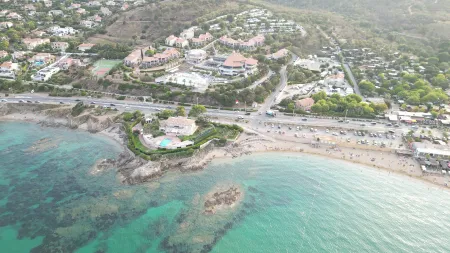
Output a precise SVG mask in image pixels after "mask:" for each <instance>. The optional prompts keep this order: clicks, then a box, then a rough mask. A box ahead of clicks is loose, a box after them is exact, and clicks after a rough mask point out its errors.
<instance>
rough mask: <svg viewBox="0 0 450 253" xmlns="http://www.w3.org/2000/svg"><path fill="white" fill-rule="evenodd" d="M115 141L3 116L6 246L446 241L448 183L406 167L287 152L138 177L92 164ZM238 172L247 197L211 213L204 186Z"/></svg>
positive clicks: (293, 247) (244, 246)
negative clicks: (396, 170) (405, 172)
mask: <svg viewBox="0 0 450 253" xmlns="http://www.w3.org/2000/svg"><path fill="white" fill-rule="evenodd" d="M44 137H46V138H49V140H50V141H49V142H46V143H47V144H45V145H42V144H41V145H37V144H38V142H37V141H38V140H39V139H41V138H44ZM33 145H37V146H39V147H40V149H39V150H33V149H30V146H33ZM119 152H120V148H119V147H118V146H117V144H116V143H114V142H112V141H110V140H108V139H105V138H103V137H101V136H99V135H91V134H88V133H84V132H81V131H69V130H64V129H52V128H41V127H39V126H36V125H33V124H24V123H0V247H1V248H2V251H3V252H29V251H31V252H86V253H87V252H113V253H115V252H117V253H118V252H209V251H211V252H217V253H220V252H450V243H449V242H448V239H447V238H448V235H449V234H450V233H449V232H450V226H449V225H450V211H449V209H448V207H449V206H450V194H449V192H447V191H442V190H441V189H438V188H435V187H433V186H430V185H428V184H424V183H422V182H418V181H414V180H410V179H409V178H406V177H403V176H398V175H389V174H388V173H386V172H383V171H377V170H373V169H370V168H362V167H360V166H358V165H354V164H350V163H346V162H343V161H337V160H330V159H325V158H322V157H315V156H306V155H300V154H284V155H280V154H279V153H277V154H258V155H252V156H246V157H241V158H239V159H234V160H220V161H215V162H213V163H212V164H211V165H210V166H209V168H208V169H206V170H204V171H201V172H196V173H189V174H177V173H170V174H168V175H166V176H165V177H163V178H162V179H160V180H159V181H158V182H152V183H149V184H144V185H138V186H123V185H120V184H119V183H118V182H117V179H116V174H115V171H114V170H109V171H106V172H103V173H99V174H96V175H92V174H91V173H90V171H91V168H92V166H93V164H94V163H95V161H97V160H98V159H102V158H112V157H115V156H116V155H117V154H118V153H119ZM231 184H234V185H238V186H240V187H241V188H242V189H244V199H243V201H242V202H241V203H240V205H239V206H237V207H236V208H235V209H234V210H233V211H223V212H219V213H218V214H216V215H212V216H206V215H204V214H203V213H202V208H201V207H202V203H203V196H204V195H205V194H206V193H208V192H210V191H211V190H212V189H213V188H214V187H216V186H218V185H231ZM5 249H7V250H6V251H5Z"/></svg>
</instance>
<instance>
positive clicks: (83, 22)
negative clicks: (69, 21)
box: [80, 20, 98, 28]
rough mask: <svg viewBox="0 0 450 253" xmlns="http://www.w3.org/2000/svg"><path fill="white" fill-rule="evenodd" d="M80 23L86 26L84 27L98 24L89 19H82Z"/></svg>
mask: <svg viewBox="0 0 450 253" xmlns="http://www.w3.org/2000/svg"><path fill="white" fill-rule="evenodd" d="M80 25H82V26H84V27H86V28H92V27H96V26H97V25H98V24H97V23H95V22H94V21H90V20H82V21H81V22H80Z"/></svg>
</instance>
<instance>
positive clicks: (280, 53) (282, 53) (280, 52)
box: [266, 48, 289, 60]
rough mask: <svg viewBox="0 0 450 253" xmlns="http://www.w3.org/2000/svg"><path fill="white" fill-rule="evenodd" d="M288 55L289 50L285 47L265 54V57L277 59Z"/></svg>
mask: <svg viewBox="0 0 450 253" xmlns="http://www.w3.org/2000/svg"><path fill="white" fill-rule="evenodd" d="M288 55H289V50H287V49H286V48H283V49H280V50H278V51H277V52H275V53H273V54H269V55H266V58H267V59H269V60H278V59H282V58H284V57H286V56H288Z"/></svg>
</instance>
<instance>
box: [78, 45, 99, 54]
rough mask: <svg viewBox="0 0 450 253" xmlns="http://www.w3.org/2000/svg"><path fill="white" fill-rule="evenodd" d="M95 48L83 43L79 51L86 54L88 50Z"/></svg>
mask: <svg viewBox="0 0 450 253" xmlns="http://www.w3.org/2000/svg"><path fill="white" fill-rule="evenodd" d="M93 46H95V44H90V43H83V44H80V45H78V50H80V51H82V52H84V51H86V50H90V49H91V48H92V47H93Z"/></svg>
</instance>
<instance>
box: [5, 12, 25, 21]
mask: <svg viewBox="0 0 450 253" xmlns="http://www.w3.org/2000/svg"><path fill="white" fill-rule="evenodd" d="M6 18H7V19H14V20H22V19H23V17H22V16H21V15H19V14H17V13H16V12H11V13H9V14H8V15H6Z"/></svg>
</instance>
